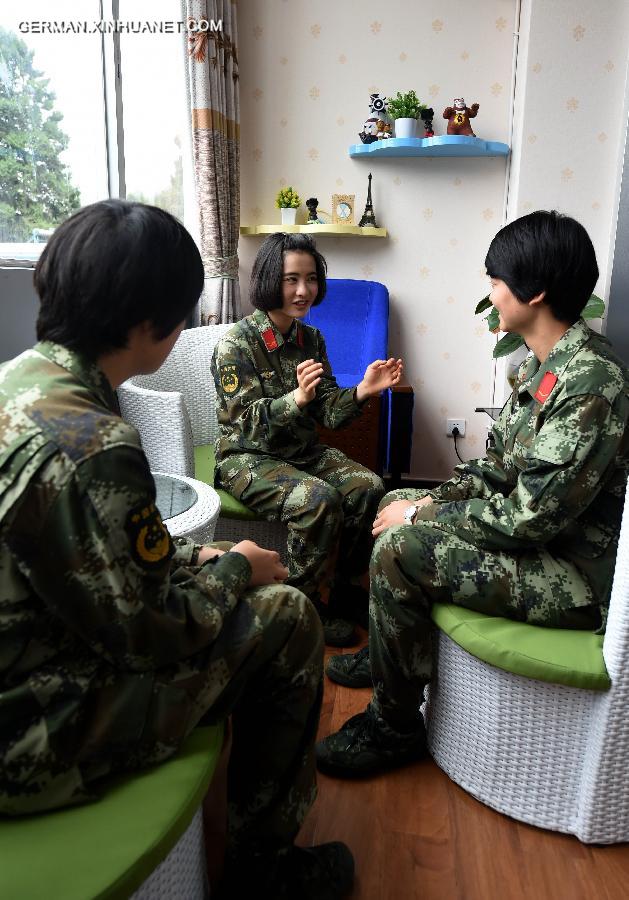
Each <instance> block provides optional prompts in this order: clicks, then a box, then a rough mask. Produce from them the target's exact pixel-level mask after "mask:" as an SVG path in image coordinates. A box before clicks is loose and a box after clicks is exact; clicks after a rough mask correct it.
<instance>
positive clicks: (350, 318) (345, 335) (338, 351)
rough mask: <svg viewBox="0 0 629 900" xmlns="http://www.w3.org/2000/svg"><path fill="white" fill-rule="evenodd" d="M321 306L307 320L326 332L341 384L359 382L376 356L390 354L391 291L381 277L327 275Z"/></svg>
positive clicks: (347, 385)
mask: <svg viewBox="0 0 629 900" xmlns="http://www.w3.org/2000/svg"><path fill="white" fill-rule="evenodd" d="M327 284H328V289H327V293H326V295H325V297H324V299H323V302H322V303H321V304H320V305H319V306H313V307H312V309H311V310H310V311H309V312H308V315H307V316H306V317H305V319H304V321H305V322H307V323H308V324H309V325H314V327H315V328H318V329H319V331H320V332H321V333H322V334H323V336H324V338H325V343H326V347H327V349H328V356H329V357H330V363H331V365H332V371H333V373H334V375H335V377H336V380H337V381H338V383H339V385H340V386H341V387H352V385H354V384H358V382H359V381H360V380H361V378H362V377H363V375H364V374H365V369H366V368H367V366H368V365H369V363H370V362H373V361H374V359H386V358H387V345H388V337H389V291H388V290H387V288H386V287H385V286H384V285H383V284H380V282H379V281H361V280H359V279H354V278H328V282H327Z"/></svg>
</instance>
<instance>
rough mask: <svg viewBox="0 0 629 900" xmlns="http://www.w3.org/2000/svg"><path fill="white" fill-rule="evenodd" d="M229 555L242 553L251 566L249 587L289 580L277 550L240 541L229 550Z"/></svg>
mask: <svg viewBox="0 0 629 900" xmlns="http://www.w3.org/2000/svg"><path fill="white" fill-rule="evenodd" d="M229 553H242V555H243V556H244V557H245V558H246V559H247V560H248V562H249V565H250V566H251V578H250V579H249V587H260V586H261V585H263V584H277V583H278V582H281V581H285V580H286V579H287V578H288V569H287V568H286V566H283V565H282V563H281V562H280V555H279V553H276V551H275V550H264V548H262V547H258V545H257V544H255V543H254V542H253V541H240V543H239V544H234V546H233V547H232V548H231V550H229Z"/></svg>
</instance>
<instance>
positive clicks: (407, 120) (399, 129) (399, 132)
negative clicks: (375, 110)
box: [387, 91, 428, 138]
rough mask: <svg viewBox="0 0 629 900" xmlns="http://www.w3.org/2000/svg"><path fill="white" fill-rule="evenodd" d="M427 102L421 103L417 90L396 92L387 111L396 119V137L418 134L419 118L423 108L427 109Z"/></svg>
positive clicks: (412, 136)
mask: <svg viewBox="0 0 629 900" xmlns="http://www.w3.org/2000/svg"><path fill="white" fill-rule="evenodd" d="M427 108H428V107H427V106H426V104H425V103H420V102H419V98H418V96H417V94H416V93H415V91H407V93H406V94H400V92H399V91H398V93H397V94H396V96H395V97H393V98H391V99H389V101H388V103H387V113H388V114H389V115H390V116H391V118H392V119H395V136H396V138H401V137H405V138H408V137H410V138H414V137H415V136H416V134H417V119H418V118H419V116H420V113H421V112H422V110H424V109H427Z"/></svg>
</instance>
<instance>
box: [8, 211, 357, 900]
mask: <svg viewBox="0 0 629 900" xmlns="http://www.w3.org/2000/svg"><path fill="white" fill-rule="evenodd" d="M202 286H203V265H202V262H201V258H200V256H199V251H198V250H197V248H196V246H195V244H194V241H193V240H192V238H191V237H190V235H189V234H188V233H187V232H186V230H185V229H184V227H183V225H181V224H180V223H179V222H178V221H177V220H176V219H174V218H173V217H172V216H171V215H169V214H168V213H166V212H164V211H163V210H161V209H157V208H155V207H149V206H144V205H143V204H140V203H127V202H124V201H120V200H108V201H103V202H102V203H95V204H93V205H92V206H88V207H85V208H84V209H82V210H80V211H79V212H77V213H76V214H75V215H74V216H72V217H71V218H70V219H68V220H67V221H66V222H64V223H63V224H62V225H60V226H59V228H58V229H57V230H56V231H55V234H54V235H53V237H52V238H51V240H50V241H49V242H48V244H47V246H46V248H45V249H44V252H43V253H42V255H41V257H40V259H39V262H38V264H37V268H36V270H35V287H36V289H37V292H38V293H39V296H40V298H41V308H40V314H39V318H38V322H37V336H38V338H39V343H38V344H37V345H36V346H35V347H34V348H33V349H32V350H27V351H26V352H25V353H23V354H21V355H20V356H19V357H17V358H16V359H14V360H11V361H10V362H7V363H5V364H4V365H3V366H2V367H1V368H0V815H2V814H9V815H19V814H24V813H33V812H38V811H42V810H48V809H53V808H56V807H59V806H67V805H70V804H74V803H83V802H86V801H88V800H90V799H93V798H94V797H95V796H97V795H98V793H99V791H101V790H103V789H105V790H106V789H107V781H106V777H107V776H109V775H111V774H113V773H116V772H121V771H132V770H134V769H140V768H143V767H145V766H148V765H153V764H155V763H159V762H162V761H163V760H165V759H168V758H169V757H171V756H173V754H175V753H176V752H177V751H178V749H179V748H180V747H181V745H182V743H183V741H184V740H185V738H186V736H187V735H188V734H189V733H190V731H191V730H192V729H193V728H194V727H195V726H196V725H197V723H198V722H199V721H200V720H201V718H203V717H205V716H209V718H211V719H212V720H214V721H219V720H221V719H225V718H226V717H227V716H231V720H232V725H233V734H234V741H233V747H232V750H231V755H230V763H229V772H228V801H229V843H228V854H227V872H228V875H227V877H226V881H227V882H228V883H226V884H225V896H229V897H231V896H234V897H248V896H253V895H254V894H255V896H256V897H261V898H264V897H266V898H271V897H272V898H275V897H303V898H310V900H315V898H316V900H318V898H320V897H322V896H325V897H330V898H340V897H342V896H344V894H345V892H346V891H347V890H348V888H349V887H350V885H351V881H352V873H353V862H352V858H351V854H350V852H349V850H348V849H347V848H346V847H345V846H344V845H343V844H340V843H332V844H324V845H322V846H319V847H313V848H309V849H307V850H306V849H302V848H297V847H295V846H294V844H293V841H294V838H295V836H296V834H297V832H298V831H299V828H300V825H301V823H302V821H303V819H304V817H305V815H306V813H307V811H308V809H309V807H310V804H311V803H312V801H313V799H314V796H315V793H316V785H315V771H314V754H313V745H314V740H315V735H316V731H317V725H318V722H319V709H320V704H321V677H322V635H321V626H320V623H319V620H318V618H317V615H316V613H315V612H314V610H313V608H312V605H311V604H310V603H309V601H308V600H307V598H306V597H305V596H303V594H301V593H300V592H299V591H298V590H296V589H295V588H294V587H290V586H288V585H285V584H283V583H282V582H283V581H284V579H285V578H286V575H287V574H288V573H287V570H286V568H285V567H284V566H282V565H281V563H280V560H279V556H278V554H277V553H275V552H274V551H270V550H264V549H263V548H261V547H258V546H257V545H256V544H254V543H253V542H252V541H241V542H240V543H238V544H236V545H234V546H230V545H229V544H228V545H226V546H222V547H217V546H211V547H200V546H198V545H195V544H194V543H193V542H192V541H191V540H189V539H188V538H175V540H172V539H171V537H170V535H169V533H168V531H167V530H166V528H165V526H164V524H163V523H162V520H161V518H160V514H159V512H158V510H157V508H156V505H155V484H154V482H153V478H152V476H151V472H150V471H149V467H148V462H147V460H146V457H145V456H144V453H143V452H142V447H141V445H140V438H139V435H138V433H137V431H136V430H135V429H134V428H133V427H132V426H131V425H128V424H127V423H126V422H123V421H122V419H121V418H120V416H119V414H118V411H117V402H116V396H115V393H114V390H115V388H116V387H117V386H118V385H119V384H120V383H121V382H122V381H124V380H125V379H126V378H130V377H131V376H132V375H136V374H140V373H144V372H152V371H154V370H155V369H156V368H158V367H159V366H160V365H161V363H162V362H163V361H164V359H165V358H166V356H167V355H168V353H169V351H170V349H171V348H172V345H173V344H174V342H175V340H176V338H177V335H178V334H179V332H180V331H181V329H182V328H183V324H184V320H185V318H186V316H187V315H188V313H189V312H190V311H191V310H192V309H193V307H194V305H195V304H196V302H197V300H198V298H199V294H200V292H201V289H202Z"/></svg>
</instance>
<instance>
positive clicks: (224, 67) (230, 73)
mask: <svg viewBox="0 0 629 900" xmlns="http://www.w3.org/2000/svg"><path fill="white" fill-rule="evenodd" d="M185 10H186V16H187V21H188V28H189V31H188V37H187V40H188V57H187V62H188V65H187V76H188V90H189V99H190V107H191V112H192V153H193V159H194V178H195V184H196V195H197V201H198V208H199V217H200V244H201V256H202V258H203V266H204V268H205V287H204V290H203V293H202V295H201V298H200V300H199V305H198V308H197V314H196V317H195V323H194V324H196V325H215V324H217V323H220V322H236V321H238V319H240V318H242V309H241V303H240V286H239V284H238V255H237V254H238V233H239V224H240V104H239V90H238V55H237V51H236V44H237V32H236V4H235V3H234V2H230V0H185ZM219 23H220V26H219ZM194 26H197V30H193V29H194Z"/></svg>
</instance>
